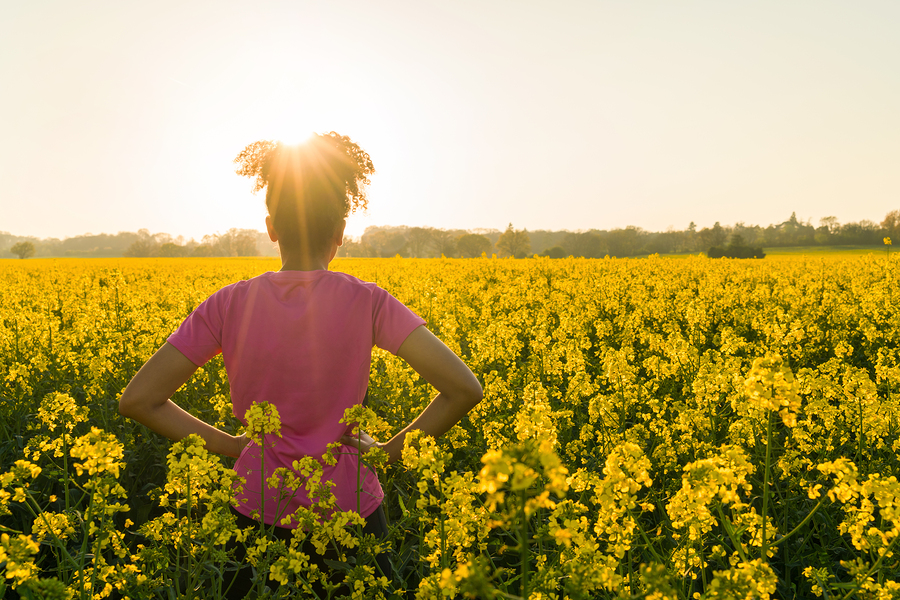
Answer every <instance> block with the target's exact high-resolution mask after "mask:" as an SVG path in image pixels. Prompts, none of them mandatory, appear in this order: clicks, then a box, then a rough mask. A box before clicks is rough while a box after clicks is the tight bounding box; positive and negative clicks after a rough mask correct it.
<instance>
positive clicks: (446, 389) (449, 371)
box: [345, 325, 484, 462]
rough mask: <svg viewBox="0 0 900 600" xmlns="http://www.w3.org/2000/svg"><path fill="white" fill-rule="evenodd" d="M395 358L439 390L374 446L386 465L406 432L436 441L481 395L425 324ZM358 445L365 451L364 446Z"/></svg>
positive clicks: (463, 367) (468, 371)
mask: <svg viewBox="0 0 900 600" xmlns="http://www.w3.org/2000/svg"><path fill="white" fill-rule="evenodd" d="M397 356H399V357H400V358H402V359H403V360H405V361H406V362H407V363H409V366H411V367H412V368H413V369H415V371H416V372H417V373H418V374H419V375H421V376H422V378H424V379H425V381H427V382H428V383H429V384H431V386H432V387H434V388H435V389H436V390H437V391H438V395H437V396H435V398H434V400H432V401H431V404H429V405H428V406H427V407H426V408H425V410H423V411H422V412H421V413H420V414H419V416H418V417H416V418H415V419H414V420H413V422H412V423H410V424H409V425H407V426H406V427H404V428H403V430H402V431H401V432H400V433H398V434H397V435H395V436H394V437H392V438H391V439H390V440H389V441H387V442H385V443H383V444H377V446H379V447H380V448H382V449H383V450H385V451H386V452H387V454H388V456H389V457H390V459H389V461H388V462H394V461H395V460H398V459H399V458H400V454H401V452H402V451H403V441H404V440H405V439H406V434H407V433H409V432H410V431H413V430H416V429H419V430H421V431H422V432H423V433H424V434H425V435H430V436H433V437H435V438H437V437H439V436H441V435H443V434H444V433H446V432H447V431H449V430H450V428H451V427H453V426H454V425H456V424H457V423H458V422H459V420H460V419H462V418H463V417H464V416H465V415H466V413H468V412H469V411H470V410H472V408H473V407H474V406H475V405H476V404H478V403H479V402H480V401H481V399H482V397H483V394H484V393H483V391H482V389H481V384H480V383H478V379H476V378H475V375H474V374H473V373H472V371H471V369H469V367H467V366H466V364H465V363H464V362H463V361H462V360H461V359H460V358H459V357H458V356H457V355H456V354H454V352H453V351H452V350H450V348H448V347H447V346H446V344H444V342H442V341H441V340H439V339H438V338H437V337H435V335H434V334H433V333H431V332H430V331H428V329H427V328H426V327H425V326H424V325H421V326H419V327H417V328H416V329H414V330H413V332H412V333H410V334H409V336H408V337H407V338H406V340H405V341H404V342H403V343H402V344H401V345H400V349H399V350H397ZM353 442H356V440H353ZM345 443H346V441H345ZM361 445H362V446H363V450H364V451H365V450H366V449H367V448H366V447H365V446H366V445H367V444H365V442H363V444H361Z"/></svg>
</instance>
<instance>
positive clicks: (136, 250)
mask: <svg viewBox="0 0 900 600" xmlns="http://www.w3.org/2000/svg"><path fill="white" fill-rule="evenodd" d="M157 250H158V247H157V245H156V244H155V243H154V242H153V240H152V239H151V238H141V239H139V240H135V241H134V242H133V243H132V244H131V245H130V246H128V248H127V249H126V250H125V252H124V253H123V255H124V256H133V257H145V256H153V255H154V254H156V252H157Z"/></svg>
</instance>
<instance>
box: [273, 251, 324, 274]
mask: <svg viewBox="0 0 900 600" xmlns="http://www.w3.org/2000/svg"><path fill="white" fill-rule="evenodd" d="M329 262H331V261H328V260H325V257H324V256H291V255H289V254H282V255H281V270H282V271H327V270H328V263H329Z"/></svg>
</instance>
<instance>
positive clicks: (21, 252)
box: [9, 242, 34, 258]
mask: <svg viewBox="0 0 900 600" xmlns="http://www.w3.org/2000/svg"><path fill="white" fill-rule="evenodd" d="M9 251H10V252H12V253H13V254H15V255H16V256H18V257H19V258H31V257H32V256H34V244H32V243H31V242H19V243H18V244H13V247H12V248H10V249H9Z"/></svg>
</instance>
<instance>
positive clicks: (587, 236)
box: [562, 231, 609, 258]
mask: <svg viewBox="0 0 900 600" xmlns="http://www.w3.org/2000/svg"><path fill="white" fill-rule="evenodd" d="M562 247H563V248H565V250H566V255H569V254H571V255H572V256H576V257H584V258H603V257H604V256H606V253H607V252H608V251H609V250H608V246H607V245H606V242H604V241H603V238H601V237H600V236H599V235H597V234H596V233H592V232H590V231H586V232H583V233H579V232H576V233H568V234H566V237H564V238H563V243H562Z"/></svg>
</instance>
